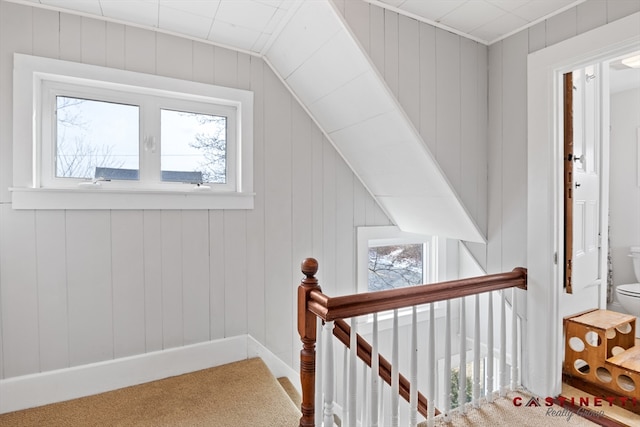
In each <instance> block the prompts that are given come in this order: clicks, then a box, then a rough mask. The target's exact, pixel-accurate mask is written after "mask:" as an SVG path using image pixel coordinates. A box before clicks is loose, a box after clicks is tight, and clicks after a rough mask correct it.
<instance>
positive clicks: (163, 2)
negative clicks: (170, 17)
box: [160, 0, 220, 19]
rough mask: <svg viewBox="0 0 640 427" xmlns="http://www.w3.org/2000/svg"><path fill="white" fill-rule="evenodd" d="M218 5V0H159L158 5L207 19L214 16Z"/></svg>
mask: <svg viewBox="0 0 640 427" xmlns="http://www.w3.org/2000/svg"><path fill="white" fill-rule="evenodd" d="M219 6H220V0H209V1H202V0H160V7H169V8H171V9H174V10H181V11H183V12H188V13H190V14H192V15H197V16H201V17H202V18H209V19H213V18H214V17H215V16H216V12H217V11H218V7H219Z"/></svg>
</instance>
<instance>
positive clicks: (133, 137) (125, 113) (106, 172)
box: [56, 96, 140, 180]
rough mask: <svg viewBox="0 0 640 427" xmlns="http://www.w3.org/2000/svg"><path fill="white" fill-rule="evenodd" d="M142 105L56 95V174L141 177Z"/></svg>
mask: <svg viewBox="0 0 640 427" xmlns="http://www.w3.org/2000/svg"><path fill="white" fill-rule="evenodd" d="M138 110H139V108H138V107H137V106H135V105H125V104H117V103H114V102H104V101H93V100H89V99H81V98H71V97H67V96H57V97H56V132H57V135H56V176H57V177H59V178H99V177H102V178H106V179H129V180H130V179H138V168H139V154H138V152H139V149H138V140H139V133H140V132H139V120H138V117H139V112H138Z"/></svg>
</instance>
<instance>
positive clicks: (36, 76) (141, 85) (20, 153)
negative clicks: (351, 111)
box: [10, 53, 255, 209]
mask: <svg viewBox="0 0 640 427" xmlns="http://www.w3.org/2000/svg"><path fill="white" fill-rule="evenodd" d="M13 76H14V91H13V187H12V188H10V190H11V192H12V207H13V208H14V209H252V208H253V203H254V196H255V194H254V193H253V93H252V92H251V91H247V90H241V89H234V88H227V87H221V86H215V85H209V84H204V83H197V82H192V81H185V80H180V79H175V78H169V77H162V76H157V75H150V74H143V73H137V72H132V71H125V70H118V69H111V68H106V67H100V66H95V65H87V64H78V63H73V62H68V61H60V60H56V59H50V58H40V57H35V56H30V55H23V54H18V53H16V54H14V74H13ZM43 81H58V82H63V83H64V82H70V83H74V82H82V81H85V82H86V81H91V83H92V84H96V83H97V82H98V83H97V84H99V82H104V85H105V86H106V87H109V88H119V89H120V90H123V91H134V92H138V93H143V92H147V93H149V94H155V95H160V96H163V95H165V96H170V97H173V98H176V99H180V98H182V99H185V100H190V101H198V100H203V101H205V100H206V101H210V100H211V99H215V100H216V102H218V101H219V103H220V104H222V105H228V106H232V107H234V108H236V109H237V111H238V126H237V127H236V132H237V140H238V144H239V145H238V149H237V151H236V152H237V158H236V160H235V163H236V167H237V174H236V179H237V181H236V188H235V191H214V190H211V189H209V188H207V186H195V185H193V186H190V185H189V186H187V185H185V187H186V189H181V188H179V187H176V186H166V187H165V188H166V189H158V188H144V187H143V188H117V189H116V188H113V189H112V188H107V186H102V185H90V186H82V187H73V188H55V187H43V186H42V184H41V181H40V174H41V170H40V167H41V165H40V163H39V162H40V160H39V147H38V144H39V143H40V141H42V134H41V132H42V125H41V124H42V117H41V114H42V111H41V102H42V99H41V94H42V88H41V85H42V84H43Z"/></svg>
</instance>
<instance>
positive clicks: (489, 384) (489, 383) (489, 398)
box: [486, 292, 494, 403]
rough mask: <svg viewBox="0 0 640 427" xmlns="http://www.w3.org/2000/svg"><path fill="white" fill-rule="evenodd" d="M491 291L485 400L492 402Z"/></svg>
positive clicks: (488, 308)
mask: <svg viewBox="0 0 640 427" xmlns="http://www.w3.org/2000/svg"><path fill="white" fill-rule="evenodd" d="M493 294H494V293H493V292H489V294H488V296H489V304H488V305H487V324H488V325H489V329H488V331H487V366H486V369H487V387H486V388H487V401H488V402H489V403H491V402H493Z"/></svg>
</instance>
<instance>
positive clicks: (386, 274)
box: [358, 226, 444, 292]
mask: <svg viewBox="0 0 640 427" xmlns="http://www.w3.org/2000/svg"><path fill="white" fill-rule="evenodd" d="M438 244H439V243H438V238H436V237H433V236H425V235H421V234H414V233H406V232H403V231H401V230H400V229H399V228H398V227H395V226H382V227H360V228H358V291H359V292H375V291H381V290H387V289H396V288H403V287H407V286H416V285H422V284H426V283H433V282H435V281H437V278H438V275H437V274H438V272H437V270H438V265H437V263H438V259H439V258H438V257H437V254H438ZM443 259H444V256H442V257H440V260H443Z"/></svg>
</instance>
